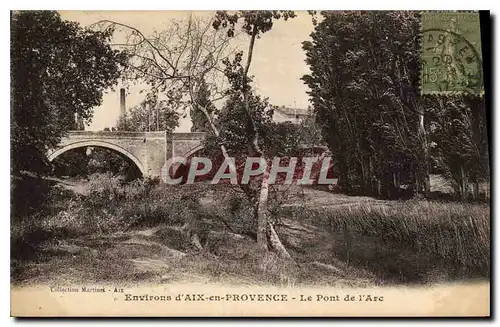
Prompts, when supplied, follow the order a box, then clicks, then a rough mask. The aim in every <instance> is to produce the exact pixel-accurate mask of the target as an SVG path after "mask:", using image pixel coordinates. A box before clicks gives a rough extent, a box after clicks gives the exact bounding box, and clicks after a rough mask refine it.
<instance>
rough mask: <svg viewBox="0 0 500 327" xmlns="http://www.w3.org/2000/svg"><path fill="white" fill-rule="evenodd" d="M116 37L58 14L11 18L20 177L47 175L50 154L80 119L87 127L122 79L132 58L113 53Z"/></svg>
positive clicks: (15, 159)
mask: <svg viewBox="0 0 500 327" xmlns="http://www.w3.org/2000/svg"><path fill="white" fill-rule="evenodd" d="M110 36H111V32H110V31H107V32H96V31H90V30H88V29H84V28H82V27H80V26H79V25H78V24H77V23H75V22H68V21H63V20H62V19H61V17H60V15H59V14H58V13H57V12H54V11H21V12H15V13H12V17H11V151H12V165H11V169H12V172H13V173H14V174H17V173H19V172H20V171H22V170H28V171H34V172H42V171H43V170H44V169H45V168H44V167H46V163H47V162H46V157H45V154H46V152H47V150H48V148H50V147H54V146H56V145H57V143H58V142H59V140H60V137H61V136H62V135H63V134H64V132H65V131H66V130H68V129H71V128H74V125H75V114H76V115H78V117H81V118H82V119H84V120H85V121H86V122H90V121H91V118H92V113H93V111H92V108H93V107H95V106H98V105H99V104H100V103H101V100H102V95H103V92H104V91H105V90H106V89H107V88H109V87H111V86H113V85H114V84H115V83H116V81H117V79H118V77H119V76H120V68H121V67H123V66H124V65H125V63H126V56H125V55H124V54H123V53H120V52H119V51H117V50H113V49H111V47H110V46H109V44H108V41H109V38H110Z"/></svg>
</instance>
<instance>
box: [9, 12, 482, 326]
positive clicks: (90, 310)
mask: <svg viewBox="0 0 500 327" xmlns="http://www.w3.org/2000/svg"><path fill="white" fill-rule="evenodd" d="M489 29H490V16H489V12H487V11H481V12H477V11H463V12H462V11H288V10H276V11H269V10H262V11H12V12H11V43H10V47H11V121H10V126H11V141H10V142H11V170H10V173H11V217H10V233H11V241H10V242H11V262H10V267H11V315H12V316H14V317H153V316H154V317H179V316H180V317H197V316H206V317H209V316H210V317H256V316H259V317H380V316H384V317H442V316H447V317H450V316H453V317H455V316H461V317H489V316H490V278H491V276H490V271H491V261H490V260H491V258H490V253H491V250H490V245H491V231H490V218H491V213H490V177H491V167H490V155H489V142H488V140H489V138H488V135H489V133H490V131H489V130H488V128H489V126H491V125H490V123H489V117H491V110H492V109H491V108H490V103H491V102H490V101H488V99H489V98H488V96H489V92H490V90H489V83H488V78H487V77H485V72H486V71H487V70H488V65H490V64H491V63H490V61H489V60H491V58H490V57H489V49H490V47H491V44H490V43H491V42H490V39H489V35H490V30H489Z"/></svg>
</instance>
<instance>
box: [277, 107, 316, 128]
mask: <svg viewBox="0 0 500 327" xmlns="http://www.w3.org/2000/svg"><path fill="white" fill-rule="evenodd" d="M273 109H274V114H273V120H274V121H275V122H277V123H282V122H286V121H289V122H292V123H294V124H300V123H301V122H302V121H303V120H304V119H306V118H307V117H308V116H309V115H310V110H309V108H308V109H304V108H291V107H286V106H273Z"/></svg>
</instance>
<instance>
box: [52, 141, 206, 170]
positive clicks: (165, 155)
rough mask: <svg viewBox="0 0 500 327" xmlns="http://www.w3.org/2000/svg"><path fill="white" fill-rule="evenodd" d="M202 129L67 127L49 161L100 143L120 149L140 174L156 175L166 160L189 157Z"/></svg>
mask: <svg viewBox="0 0 500 327" xmlns="http://www.w3.org/2000/svg"><path fill="white" fill-rule="evenodd" d="M203 136H204V133H167V132H164V131H163V132H122V131H114V132H89V131H70V132H68V134H67V135H66V137H64V138H63V139H62V140H61V142H60V143H59V145H58V147H57V148H56V149H53V150H51V151H49V153H48V158H49V161H52V160H54V159H55V158H57V157H58V156H59V155H61V154H62V153H64V152H66V151H69V150H72V149H76V148H81V147H99V148H106V149H110V150H112V151H115V152H119V153H121V154H122V155H124V156H125V157H127V158H128V159H130V160H131V161H132V162H133V163H134V164H135V165H136V166H137V168H139V170H140V171H141V173H142V175H143V176H151V177H154V176H159V175H160V173H161V168H162V167H163V165H164V164H165V162H166V160H167V159H169V158H171V157H186V158H187V157H189V156H191V155H193V154H194V153H196V152H197V151H199V150H201V149H202V139H203Z"/></svg>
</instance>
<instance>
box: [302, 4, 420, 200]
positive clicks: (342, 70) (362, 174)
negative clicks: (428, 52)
mask: <svg viewBox="0 0 500 327" xmlns="http://www.w3.org/2000/svg"><path fill="white" fill-rule="evenodd" d="M321 14H322V17H323V19H322V20H321V22H319V23H317V25H316V26H315V29H314V31H313V33H312V34H311V37H312V41H306V42H304V43H303V48H304V50H305V51H306V56H307V57H306V58H307V59H306V62H307V64H308V65H309V66H310V68H311V73H310V74H308V75H305V76H304V77H303V79H304V81H305V83H306V84H307V85H308V86H309V88H310V90H311V91H310V92H309V94H310V96H311V99H312V103H313V106H314V110H315V112H316V118H317V121H318V122H322V123H323V135H324V138H325V140H326V141H327V142H328V144H329V147H330V150H331V151H332V153H333V155H334V157H335V158H334V160H335V161H336V162H337V164H338V166H339V170H340V184H341V186H342V188H343V189H345V190H347V191H352V192H362V193H365V194H374V195H379V196H386V197H394V196H397V193H396V190H398V189H399V185H401V184H411V185H413V187H414V188H415V190H418V191H420V190H421V189H424V188H425V189H428V184H426V181H427V180H428V176H429V172H428V169H427V167H428V153H427V150H428V147H427V141H426V139H427V135H426V133H425V124H428V122H426V121H425V120H424V115H425V113H424V111H423V110H424V106H423V105H422V102H421V99H420V98H419V95H418V84H417V82H418V72H419V52H418V33H419V22H418V16H417V14H416V13H413V12H322V13H321Z"/></svg>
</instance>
